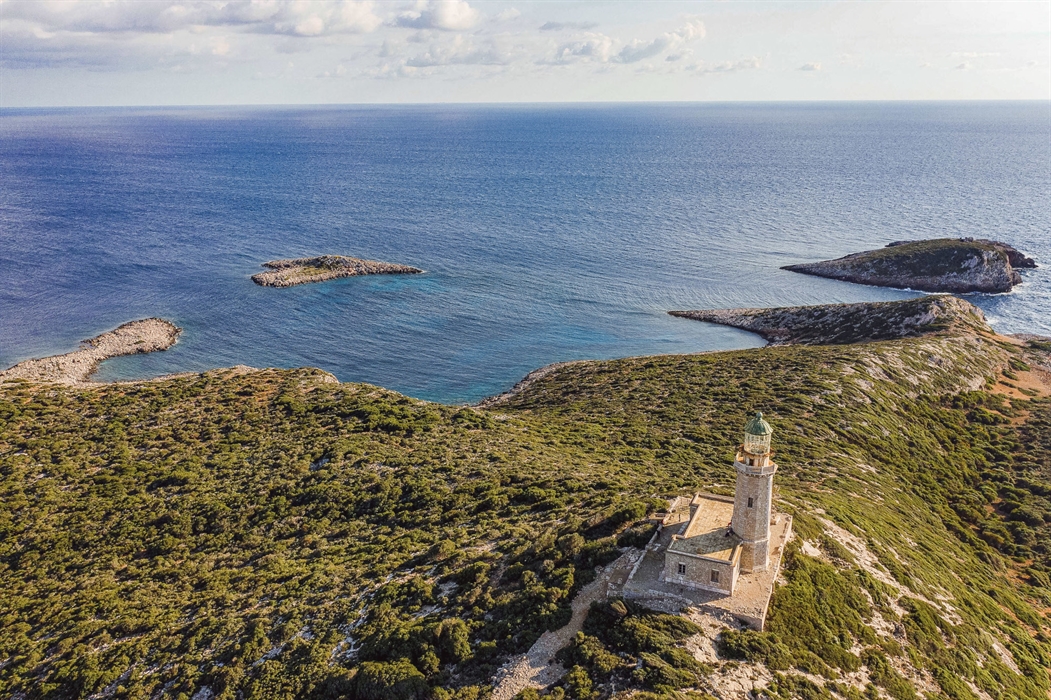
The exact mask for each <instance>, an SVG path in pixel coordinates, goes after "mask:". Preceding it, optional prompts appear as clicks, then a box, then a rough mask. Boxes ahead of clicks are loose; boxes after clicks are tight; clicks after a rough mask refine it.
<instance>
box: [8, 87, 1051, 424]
mask: <svg viewBox="0 0 1051 700" xmlns="http://www.w3.org/2000/svg"><path fill="white" fill-rule="evenodd" d="M1047 105H1048V103H1047V102H1045V101H1040V100H1034V101H1022V100H1010V101H1006V100H1005V101H999V100H990V101H851V102H839V101H807V102H662V103H652V102H628V103H600V102H584V103H557V102H556V103H506V102H505V103H488V104H485V103H458V104H453V103H416V104H393V105H392V104H366V105H362V104H355V105H336V104H333V105H313V106H303V105H269V106H263V105H237V106H233V105H212V106H200V107H199V106H192V105H189V106H172V107H170V106H148V105H147V106H126V107H107V106H98V107H63V108H49V107H43V108H4V110H3V120H2V122H0V134H2V135H3V136H4V139H3V145H0V174H2V175H4V176H5V179H6V180H7V181H8V182H12V183H14V184H13V185H12V186H11V187H8V188H5V192H4V193H3V194H0V197H2V200H0V225H2V230H3V231H4V232H5V233H4V234H3V237H4V239H5V241H4V242H5V243H6V245H5V246H4V249H3V251H0V274H4V275H5V277H6V278H7V279H12V280H17V282H15V283H12V284H11V285H9V286H8V288H7V289H5V290H4V291H2V292H0V365H3V366H5V367H6V366H9V365H12V364H14V363H16V362H18V361H21V360H24V359H28V358H30V357H39V356H42V355H50V354H58V353H61V352H67V351H69V350H72V349H75V347H76V346H77V344H78V343H79V342H80V341H81V340H84V339H87V338H90V337H93V336H94V335H97V334H98V333H101V332H104V331H106V330H110V329H112V328H114V327H116V326H117V325H120V324H121V323H124V322H126V321H130V320H134V319H136V318H141V317H147V316H160V317H163V318H167V319H169V320H171V321H172V322H174V323H176V325H179V326H180V327H183V328H184V329H185V331H184V333H183V336H182V338H181V340H180V342H179V343H178V344H177V345H176V346H174V347H173V348H171V349H170V350H168V351H166V352H163V353H155V354H151V355H140V356H132V357H123V358H117V359H113V360H109V361H107V362H106V363H104V364H103V366H102V368H101V369H100V371H99V373H98V378H99V379H100V380H119V379H138V378H145V377H151V376H157V375H161V374H168V373H173V372H182V371H202V370H207V369H212V368H216V367H224V366H232V365H237V364H247V365H252V366H276V367H295V366H304V365H310V366H317V367H320V368H321V369H324V370H326V371H330V372H332V373H333V374H335V375H336V376H337V377H338V378H339V379H340V380H341V381H364V382H368V383H371V384H378V385H380V386H385V387H388V388H391V389H395V390H397V391H400V392H402V393H406V394H408V395H411V396H415V397H418V398H424V399H429V400H438V401H443V402H447V403H473V402H474V401H477V400H479V399H481V398H483V397H486V396H491V395H494V394H498V393H500V392H501V391H504V390H506V389H507V388H509V387H510V386H511V385H513V384H514V383H515V382H517V381H519V380H520V379H521V378H522V377H523V376H525V374H527V373H528V372H529V371H532V370H534V369H537V368H539V367H542V366H545V365H547V364H550V363H553V362H561V361H568V360H579V359H610V358H613V357H627V356H640V355H651V354H678V353H689V352H703V351H711V350H725V349H739V348H747V347H756V346H758V345H762V344H763V343H762V341H761V340H759V339H758V338H757V337H756V336H753V335H752V334H749V333H745V332H743V331H737V330H735V329H730V328H722V327H717V326H711V325H709V324H702V323H698V322H691V321H687V320H683V319H676V318H672V317H670V316H668V315H667V311H671V310H676V309H693V308H724V307H740V306H784V305H798V304H817V303H837V302H852V301H878V300H888V299H902V298H909V297H910V296H916V295H917V293H915V292H909V291H905V290H893V289H883V288H875V287H865V286H861V285H854V284H849V283H845V282H837V281H833V280H822V279H817V278H813V277H806V276H803V275H798V274H796V273H792V272H787V271H784V270H781V269H780V267H781V266H783V265H788V264H793V263H798V262H807V261H815V260H820V259H827V258H833V257H839V256H841V255H845V254H848V253H852V252H858V251H860V250H865V249H869V248H874V247H881V246H883V245H885V244H886V243H889V242H891V241H894V240H899V239H908V238H931V237H967V236H971V237H976V238H992V239H997V240H1003V241H1005V242H1007V243H1010V244H1012V245H1015V246H1016V247H1017V248H1019V249H1020V250H1023V251H1024V252H1027V253H1028V254H1030V255H1032V256H1033V257H1035V258H1036V259H1037V261H1038V263H1040V264H1041V267H1040V268H1037V269H1036V270H1032V271H1026V272H1025V273H1024V275H1023V277H1024V282H1023V285H1022V286H1020V287H1018V288H1016V290H1015V291H1013V292H1012V293H1010V294H1007V295H992V296H990V295H969V296H967V299H968V300H969V301H971V302H972V303H976V304H977V305H978V306H979V307H980V308H982V310H983V311H984V312H985V313H986V315H987V316H988V317H989V320H990V322H991V323H992V325H993V326H994V328H996V329H997V330H998V331H1000V332H1004V333H1012V332H1032V333H1036V334H1051V323H1049V322H1048V321H1047V319H1046V318H1045V316H1046V314H1044V313H1042V309H1046V304H1047V302H1048V299H1051V278H1049V276H1048V273H1047V269H1048V268H1047V264H1048V261H1051V236H1048V232H1047V224H1046V222H1045V221H1044V215H1045V214H1046V201H1047V200H1046V198H1047V194H1048V192H1049V191H1051V184H1049V177H1048V173H1047V172H1046V170H1045V168H1044V165H1045V164H1046V163H1047V162H1048V158H1049V156H1048V151H1049V148H1048V142H1047V139H1046V138H1045V135H1046V123H1045V122H1046V120H1045V116H1046V115H1045V112H1046V111H1047V110H1045V106H1047ZM328 253H333V254H344V255H351V256H355V257H363V258H370V259H377V260H384V261H388V262H394V263H402V264H408V265H414V266H417V267H420V268H422V269H424V270H427V273H426V274H424V275H420V276H414V277H415V279H398V278H382V277H375V278H361V279H345V280H338V281H333V282H326V283H323V284H314V285H305V286H302V287H296V288H292V289H264V288H260V287H257V286H256V285H253V284H252V283H251V281H250V279H249V277H250V276H251V275H252V274H254V273H255V272H258V271H259V270H261V268H260V267H259V264H260V263H262V262H265V261H266V260H271V259H275V258H287V257H300V256H305V255H317V254H328Z"/></svg>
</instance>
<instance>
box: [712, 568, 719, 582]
mask: <svg viewBox="0 0 1051 700" xmlns="http://www.w3.org/2000/svg"><path fill="white" fill-rule="evenodd" d="M712 583H719V572H718V571H716V570H715V569H712Z"/></svg>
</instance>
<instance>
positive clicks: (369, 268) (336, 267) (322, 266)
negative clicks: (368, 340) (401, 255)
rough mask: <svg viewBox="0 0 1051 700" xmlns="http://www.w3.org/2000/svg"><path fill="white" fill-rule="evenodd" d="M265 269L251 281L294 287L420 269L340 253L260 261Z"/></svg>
mask: <svg viewBox="0 0 1051 700" xmlns="http://www.w3.org/2000/svg"><path fill="white" fill-rule="evenodd" d="M263 267H265V268H268V269H267V271H266V272H260V273H258V274H255V275H252V281H253V282H255V283H256V284H258V285H262V286H264V287H294V286H295V285H297V284H306V283H308V282H326V281H328V280H334V279H340V278H342V277H358V276H360V275H415V274H419V273H421V272H423V270H420V269H419V268H415V267H409V266H408V265H396V264H394V263H387V262H380V261H378V260H361V259H360V258H348V257H346V256H343V255H319V256H318V257H315V258H294V259H289V260H271V261H269V262H265V263H263Z"/></svg>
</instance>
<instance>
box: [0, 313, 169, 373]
mask: <svg viewBox="0 0 1051 700" xmlns="http://www.w3.org/2000/svg"><path fill="white" fill-rule="evenodd" d="M180 332H182V329H181V328H179V327H178V326H176V325H175V324H174V323H171V322H170V321H165V320H164V319H163V318H144V319H141V320H138V321H129V322H128V323H125V324H122V325H120V326H118V327H117V328H115V329H113V330H112V331H109V332H107V333H103V334H102V335H98V336H95V337H94V338H91V339H90V340H85V341H84V342H83V343H82V346H83V347H81V348H80V349H79V350H74V351H73V352H67V353H66V354H64V355H54V356H51V357H42V358H39V359H33V360H26V361H25V362H19V363H18V364H17V365H15V366H14V367H11V368H10V369H7V370H5V371H3V372H0V381H3V380H7V379H27V380H29V381H34V382H53V383H56V384H80V383H83V382H87V381H88V377H90V376H91V375H92V374H93V373H94V372H95V370H96V369H98V366H99V363H100V362H102V361H103V360H108V359H109V358H111V357H119V356H121V355H137V354H139V353H145V352H156V351H158V350H167V349H168V348H170V347H171V346H172V345H174V344H175V341H176V339H178V337H179V333H180Z"/></svg>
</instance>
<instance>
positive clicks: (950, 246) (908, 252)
mask: <svg viewBox="0 0 1051 700" xmlns="http://www.w3.org/2000/svg"><path fill="white" fill-rule="evenodd" d="M1031 267H1036V263H1035V262H1034V261H1033V259H1032V258H1029V257H1026V256H1025V255H1024V254H1022V253H1020V252H1019V251H1017V250H1015V249H1014V248H1013V247H1011V246H1009V245H1007V244H1006V243H1000V242H998V241H990V240H985V239H973V238H939V239H934V240H928V241H897V242H895V243H891V244H890V245H888V246H887V247H885V248H878V249H876V250H867V251H864V252H861V253H854V254H852V255H847V256H845V257H842V258H836V259H835V260H823V261H821V262H814V263H801V264H798V265H786V266H784V267H782V268H781V269H782V270H791V271H792V272H801V273H803V274H806V275H815V276H817V277H828V278H831V279H837V280H843V281H846V282H856V283H858V284H869V285H873V286H877V287H896V288H899V289H917V290H920V291H924V292H950V293H955V294H963V293H967V292H987V293H997V292H1009V291H1011V288H1012V287H1013V286H1014V285H1016V284H1020V283H1021V282H1022V277H1021V275H1019V274H1018V272H1017V270H1016V269H1015V268H1031Z"/></svg>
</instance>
